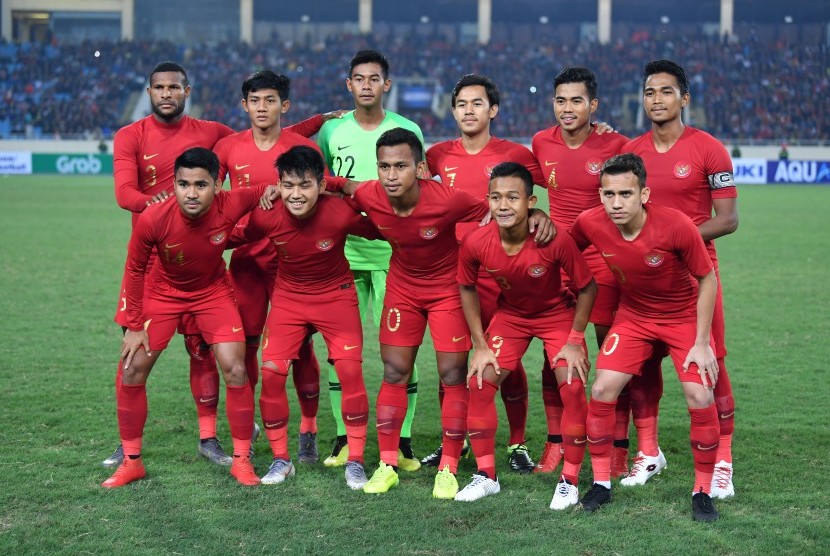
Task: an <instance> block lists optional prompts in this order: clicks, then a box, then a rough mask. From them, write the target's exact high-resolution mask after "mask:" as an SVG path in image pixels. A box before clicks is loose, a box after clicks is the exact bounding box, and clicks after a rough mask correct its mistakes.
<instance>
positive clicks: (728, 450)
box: [715, 357, 735, 463]
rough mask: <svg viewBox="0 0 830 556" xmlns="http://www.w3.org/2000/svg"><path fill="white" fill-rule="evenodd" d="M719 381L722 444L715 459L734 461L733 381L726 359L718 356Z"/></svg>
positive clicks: (718, 399)
mask: <svg viewBox="0 0 830 556" xmlns="http://www.w3.org/2000/svg"><path fill="white" fill-rule="evenodd" d="M718 369H719V370H720V371H719V372H718V381H717V382H716V383H715V407H717V411H718V422H719V423H720V444H719V445H718V455H717V458H716V460H715V461H726V462H728V463H732V433H733V432H734V431H735V398H733V397H732V382H731V381H730V380H729V375H728V374H727V372H726V361H724V359H723V357H719V358H718Z"/></svg>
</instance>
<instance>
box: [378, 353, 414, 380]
mask: <svg viewBox="0 0 830 556" xmlns="http://www.w3.org/2000/svg"><path fill="white" fill-rule="evenodd" d="M411 373H412V369H411V368H409V366H408V365H405V364H403V362H402V361H400V360H394V359H393V360H388V361H384V362H383V380H384V382H388V383H389V384H406V383H408V382H409V375H410V374H411Z"/></svg>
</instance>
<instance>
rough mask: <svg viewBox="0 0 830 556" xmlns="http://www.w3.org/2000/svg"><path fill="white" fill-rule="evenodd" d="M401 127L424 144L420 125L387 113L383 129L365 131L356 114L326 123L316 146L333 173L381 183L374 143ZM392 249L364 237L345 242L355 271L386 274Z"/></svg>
mask: <svg viewBox="0 0 830 556" xmlns="http://www.w3.org/2000/svg"><path fill="white" fill-rule="evenodd" d="M396 127H402V128H405V129H408V130H410V131H412V132H414V133H415V135H417V136H418V138H419V139H420V140H421V144H423V142H424V136H423V134H422V133H421V128H419V127H418V124H416V123H415V122H413V121H411V120H407V119H406V118H404V117H403V116H401V115H399V114H395V113H394V112H390V111H388V110H387V111H386V117H385V118H384V119H383V121H382V122H381V123H380V125H379V126H378V127H377V128H375V129H373V130H371V131H366V130H365V129H363V128H361V127H360V125H359V124H358V123H357V121H355V119H354V112H350V113H348V114H346V115H345V116H343V117H342V118H339V119H337V118H335V119H332V120H329V121H327V122H326V123H325V124H323V127H322V128H321V129H320V133H319V135H318V137H317V143H318V144H319V145H320V149H321V150H322V151H323V158H325V160H326V165H328V167H329V169H330V170H331V173H332V174H334V175H336V176H343V177H344V178H348V179H350V180H355V181H366V180H376V179H378V167H377V163H378V159H377V150H376V147H375V143H377V140H378V138H379V137H380V136H381V135H382V134H383V132H385V131H388V130H390V129H394V128H396ZM391 255H392V248H391V247H389V244H388V243H386V242H385V241H370V240H368V239H365V238H362V237H355V236H349V237H348V238H347V239H346V258H347V259H348V260H349V265H350V266H351V268H352V270H387V269H388V268H389V257H390V256H391Z"/></svg>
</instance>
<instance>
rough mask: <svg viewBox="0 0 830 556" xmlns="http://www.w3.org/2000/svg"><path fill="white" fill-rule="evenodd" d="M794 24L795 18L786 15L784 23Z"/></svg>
mask: <svg viewBox="0 0 830 556" xmlns="http://www.w3.org/2000/svg"><path fill="white" fill-rule="evenodd" d="M792 22H793V16H791V15H785V16H784V23H792Z"/></svg>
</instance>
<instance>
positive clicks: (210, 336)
mask: <svg viewBox="0 0 830 556" xmlns="http://www.w3.org/2000/svg"><path fill="white" fill-rule="evenodd" d="M186 314H190V315H192V316H193V320H194V323H195V325H196V326H197V327H198V330H200V331H201V334H202V337H203V338H204V339H205V342H207V343H208V344H210V345H213V344H220V343H225V342H244V341H245V332H244V331H243V328H242V319H241V318H240V317H239V310H238V309H237V308H236V299H234V297H233V289H231V285H230V283H229V282H228V279H227V277H223V278H222V279H220V280H217V281H216V283H214V284H212V285H210V286H208V287H207V288H204V289H201V290H197V291H195V292H185V291H181V290H177V289H176V288H173V287H172V286H169V285H168V284H165V283H155V284H153V287H151V288H146V289H145V291H144V314H143V319H144V322H145V323H146V324H145V329H146V330H147V335H148V336H149V337H150V349H151V350H152V351H159V350H162V349H164V348H166V347H167V344H168V343H169V342H170V338H172V337H173V334H174V333H175V332H176V325H177V324H178V323H179V320H180V319H181V318H182V316H183V315H186Z"/></svg>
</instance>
